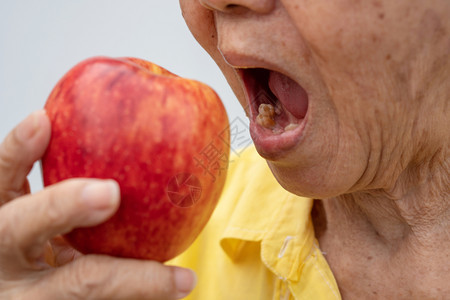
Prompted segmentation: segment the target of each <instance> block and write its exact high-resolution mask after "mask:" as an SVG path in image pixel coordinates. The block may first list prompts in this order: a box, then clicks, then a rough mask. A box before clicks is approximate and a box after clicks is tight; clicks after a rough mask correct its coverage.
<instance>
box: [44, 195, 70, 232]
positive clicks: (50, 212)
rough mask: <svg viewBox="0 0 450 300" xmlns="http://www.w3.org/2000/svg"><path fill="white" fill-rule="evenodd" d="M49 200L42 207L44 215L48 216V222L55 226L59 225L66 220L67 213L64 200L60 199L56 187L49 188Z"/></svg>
mask: <svg viewBox="0 0 450 300" xmlns="http://www.w3.org/2000/svg"><path fill="white" fill-rule="evenodd" d="M48 191H49V193H48V195H47V197H46V198H47V201H45V204H44V205H41V206H40V208H41V209H42V210H43V215H44V216H45V218H46V222H47V223H49V224H52V225H53V226H55V227H59V226H60V225H61V224H63V223H64V222H65V219H66V214H65V213H64V212H63V205H62V201H64V199H59V197H57V193H55V191H54V189H51V190H48Z"/></svg>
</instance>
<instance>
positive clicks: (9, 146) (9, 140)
mask: <svg viewBox="0 0 450 300" xmlns="http://www.w3.org/2000/svg"><path fill="white" fill-rule="evenodd" d="M21 148H23V147H22V143H21V142H20V141H19V140H18V139H17V138H16V135H15V134H14V132H12V133H10V134H9V135H8V136H7V137H6V138H5V140H4V141H3V142H2V143H1V144H0V170H12V169H14V168H15V166H16V165H17V158H16V156H17V152H18V150H19V149H21Z"/></svg>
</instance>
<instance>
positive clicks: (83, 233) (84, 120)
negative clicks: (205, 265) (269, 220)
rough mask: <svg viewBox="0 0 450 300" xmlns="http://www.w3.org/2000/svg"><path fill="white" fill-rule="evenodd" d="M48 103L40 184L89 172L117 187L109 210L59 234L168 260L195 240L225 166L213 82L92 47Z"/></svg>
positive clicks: (83, 245) (224, 130)
mask: <svg viewBox="0 0 450 300" xmlns="http://www.w3.org/2000/svg"><path fill="white" fill-rule="evenodd" d="M45 109H46V111H47V114H48V116H49V118H50V121H51V124H52V137H51V140H50V145H49V146H48V149H47V151H46V153H45V155H44V157H43V158H42V170H43V179H44V185H45V186H48V185H51V184H54V183H56V182H59V181H61V180H64V179H68V178H74V177H88V178H113V179H115V180H116V181H117V182H118V183H119V185H120V188H121V204H120V207H119V210H118V212H117V213H116V214H115V215H114V216H113V217H112V218H111V219H109V220H108V221H106V222H105V223H103V224H101V225H98V226H95V227H91V228H77V229H75V230H73V231H72V232H70V233H68V234H67V235H65V237H66V239H67V241H68V242H69V243H70V244H71V245H72V246H73V247H74V248H76V249H78V250H79V251H81V252H83V253H100V254H109V255H113V256H120V257H132V258H142V259H152V260H157V261H166V260H168V259H170V258H173V257H174V256H176V255H178V254H180V253H181V252H182V251H184V250H185V249H186V248H187V247H188V246H189V245H190V244H191V243H192V242H193V241H194V239H195V238H196V237H197V235H198V234H199V233H200V231H201V230H202V229H203V227H204V226H205V224H206V222H207V221H208V219H209V217H210V216H211V214H212V212H213V210H214V208H215V206H216V203H217V200H218V198H219V196H220V194H221V191H222V188H223V185H224V181H225V176H226V171H227V166H228V155H229V124H228V118H227V115H226V112H225V109H224V106H223V104H222V102H221V101H220V99H219V97H218V96H217V95H216V93H215V92H214V91H213V90H212V89H211V88H209V87H208V86H207V85H205V84H203V83H200V82H198V81H194V80H188V79H184V78H181V77H178V76H176V75H174V74H172V73H170V72H169V71H167V70H165V69H163V68H161V67H159V66H157V65H155V64H152V63H150V62H147V61H144V60H140V59H136V58H119V59H115V58H107V57H94V58H91V59H87V60H85V61H83V62H81V63H79V64H78V65H76V66H75V67H74V68H72V69H71V70H70V71H69V72H68V73H67V74H66V75H65V76H64V77H63V78H62V79H61V80H60V81H59V82H58V84H57V85H56V87H55V88H54V89H53V91H52V93H51V94H50V96H49V98H48V100H47V103H46V105H45ZM61 201H64V199H61Z"/></svg>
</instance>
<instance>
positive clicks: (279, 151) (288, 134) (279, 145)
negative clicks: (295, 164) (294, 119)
mask: <svg viewBox="0 0 450 300" xmlns="http://www.w3.org/2000/svg"><path fill="white" fill-rule="evenodd" d="M253 116H254V115H253ZM307 119H308V114H307V115H306V116H305V118H304V119H303V120H302V121H301V122H300V123H299V125H298V126H297V127H296V128H294V129H292V130H289V131H285V132H282V133H273V132H272V131H271V130H270V129H267V128H264V127H262V126H261V125H259V124H258V123H256V121H255V118H254V117H252V118H251V122H250V135H251V137H252V139H253V142H254V144H255V147H256V149H257V150H258V152H259V153H260V155H261V156H263V157H264V158H266V159H272V160H274V159H276V158H278V157H280V156H283V155H284V154H286V153H288V152H290V151H292V149H294V148H295V146H297V145H298V144H299V143H300V141H301V140H302V138H303V136H304V131H305V126H306V123H307Z"/></svg>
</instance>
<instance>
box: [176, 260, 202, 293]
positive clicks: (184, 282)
mask: <svg viewBox="0 0 450 300" xmlns="http://www.w3.org/2000/svg"><path fill="white" fill-rule="evenodd" d="M174 277H175V286H176V288H177V292H178V293H177V299H180V298H183V297H186V296H187V295H188V294H189V293H190V292H191V291H192V290H193V289H194V287H195V285H196V284H197V275H195V273H194V271H192V270H189V269H184V268H179V267H174Z"/></svg>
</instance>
